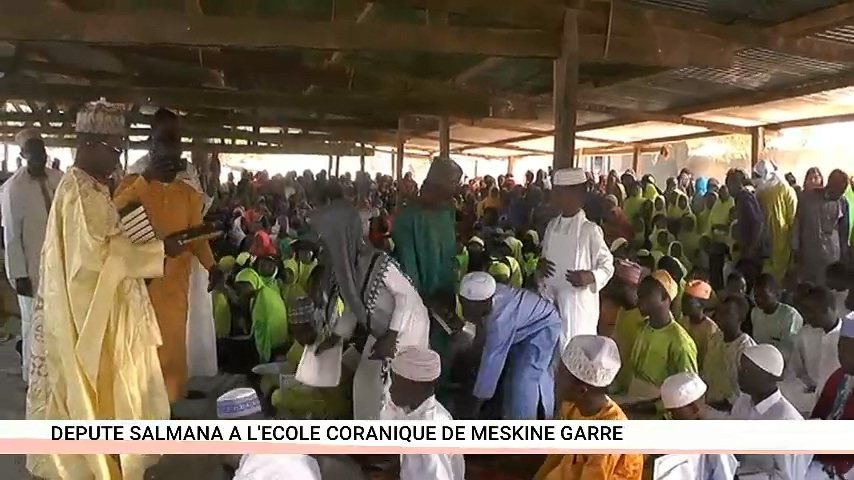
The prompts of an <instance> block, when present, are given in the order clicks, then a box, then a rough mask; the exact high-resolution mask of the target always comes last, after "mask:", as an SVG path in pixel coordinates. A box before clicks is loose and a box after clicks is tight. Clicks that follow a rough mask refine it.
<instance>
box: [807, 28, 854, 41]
mask: <svg viewBox="0 0 854 480" xmlns="http://www.w3.org/2000/svg"><path fill="white" fill-rule="evenodd" d="M813 36H814V37H816V38H821V39H824V40H831V41H834V42H839V43H847V44H849V45H854V25H843V26H841V27H836V28H832V29H830V30H827V31H824V32H821V33H817V34H815V35H813Z"/></svg>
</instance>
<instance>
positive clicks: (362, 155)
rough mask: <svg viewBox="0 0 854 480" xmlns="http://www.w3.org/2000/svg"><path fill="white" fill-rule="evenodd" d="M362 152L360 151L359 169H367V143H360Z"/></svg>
mask: <svg viewBox="0 0 854 480" xmlns="http://www.w3.org/2000/svg"><path fill="white" fill-rule="evenodd" d="M359 147H360V150H361V151H360V153H359V171H360V172H364V171H365V144H364V143H359Z"/></svg>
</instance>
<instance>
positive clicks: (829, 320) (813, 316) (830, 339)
mask: <svg viewBox="0 0 854 480" xmlns="http://www.w3.org/2000/svg"><path fill="white" fill-rule="evenodd" d="M798 309H799V310H800V311H801V314H802V315H803V317H804V323H805V324H804V327H803V328H801V330H800V331H799V332H798V333H797V334H796V335H795V339H794V342H793V343H794V348H793V350H792V355H791V357H790V358H789V359H788V361H787V362H786V375H785V376H786V379H785V380H784V381H783V383H782V384H781V385H780V390H781V391H782V392H783V396H785V397H786V399H787V400H789V401H790V402H792V404H793V405H794V406H795V407H796V408H797V409H798V411H799V412H801V413H802V414H804V415H809V413H810V412H811V411H812V409H813V407H814V406H815V402H816V400H817V399H818V395H819V394H820V393H821V388H822V387H823V386H824V383H825V382H826V381H827V379H828V378H830V376H831V375H832V374H833V372H835V371H836V370H837V369H839V353H838V344H839V332H840V329H841V325H842V322H841V321H840V320H839V318H838V317H837V316H836V313H837V312H836V305H835V299H834V298H833V294H832V293H831V292H830V290H829V289H827V288H826V287H822V286H813V287H810V288H809V290H808V291H807V292H805V294H804V295H803V297H802V301H801V302H800V304H799V305H798Z"/></svg>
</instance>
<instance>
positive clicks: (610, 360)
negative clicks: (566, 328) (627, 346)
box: [560, 335, 620, 387]
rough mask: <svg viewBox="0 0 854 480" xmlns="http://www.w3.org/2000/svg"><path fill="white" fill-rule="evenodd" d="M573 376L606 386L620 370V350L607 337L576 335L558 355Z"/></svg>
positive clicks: (592, 383) (599, 385)
mask: <svg viewBox="0 0 854 480" xmlns="http://www.w3.org/2000/svg"><path fill="white" fill-rule="evenodd" d="M560 358H561V360H562V361H563V364H564V366H566V369H567V370H569V373H571V374H572V375H573V376H574V377H575V378H577V379H579V380H581V381H582V382H584V383H586V384H588V385H592V386H594V387H607V386H608V385H610V384H611V382H613V381H614V378H615V377H616V376H617V372H619V371H620V350H619V349H618V348H617V344H616V343H614V341H613V340H611V339H610V338H608V337H603V336H600V335H576V336H574V337H572V340H570V341H569V345H567V346H566V349H564V351H563V354H562V355H561V356H560Z"/></svg>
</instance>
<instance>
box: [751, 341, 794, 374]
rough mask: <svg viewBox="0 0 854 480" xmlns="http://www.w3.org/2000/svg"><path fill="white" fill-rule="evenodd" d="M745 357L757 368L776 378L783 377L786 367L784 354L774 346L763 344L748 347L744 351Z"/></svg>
mask: <svg viewBox="0 0 854 480" xmlns="http://www.w3.org/2000/svg"><path fill="white" fill-rule="evenodd" d="M744 355H745V356H746V357H747V358H749V359H750V361H751V362H753V363H755V364H756V366H758V367H759V368H761V369H762V370H765V371H766V372H768V373H770V374H771V375H774V376H775V377H780V376H782V375H783V367H784V366H785V362H784V361H783V354H782V353H780V351H779V350H777V347H775V346H774V345H770V344H767V343H763V344H760V345H754V346H752V347H747V348H745V349H744Z"/></svg>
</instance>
